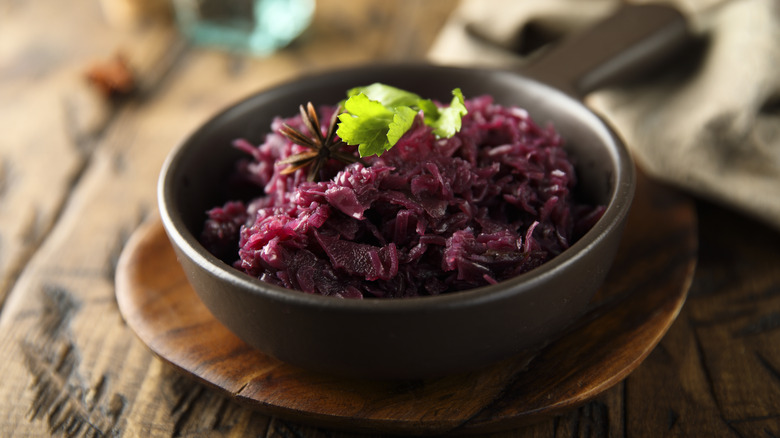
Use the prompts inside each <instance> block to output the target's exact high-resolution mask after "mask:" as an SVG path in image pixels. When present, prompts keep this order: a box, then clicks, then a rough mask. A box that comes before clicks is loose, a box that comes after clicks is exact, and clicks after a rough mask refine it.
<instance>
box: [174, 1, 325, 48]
mask: <svg viewBox="0 0 780 438" xmlns="http://www.w3.org/2000/svg"><path fill="white" fill-rule="evenodd" d="M173 5H174V9H175V12H176V21H177V23H178V26H179V28H180V29H181V31H182V33H183V34H184V35H185V36H187V37H188V38H190V39H191V40H192V41H193V42H194V43H195V44H198V45H202V46H209V47H216V48H220V49H224V50H228V51H231V52H237V53H246V54H254V55H260V56H264V55H269V54H271V53H273V52H274V51H276V50H277V49H279V48H282V47H284V46H286V45H288V44H289V43H290V42H291V41H292V40H294V39H295V38H297V37H298V36H299V35H300V34H301V33H302V32H303V31H304V30H305V29H306V28H307V27H308V26H309V24H310V23H311V20H312V17H313V16H314V8H315V0H173Z"/></svg>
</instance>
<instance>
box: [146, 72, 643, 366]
mask: <svg viewBox="0 0 780 438" xmlns="http://www.w3.org/2000/svg"><path fill="white" fill-rule="evenodd" d="M372 82H383V83H386V84H390V85H394V86H397V87H400V88H404V89H408V90H411V91H414V92H417V93H418V94H420V95H423V96H426V97H432V98H435V99H440V100H443V101H447V100H449V97H450V96H451V94H450V93H451V90H452V89H453V88H455V87H460V88H461V89H462V90H463V92H464V94H465V95H466V97H467V98H468V97H473V96H477V95H481V94H491V95H493V96H494V97H495V100H496V101H497V102H498V103H501V104H504V105H517V106H520V107H523V108H525V109H527V110H528V111H529V113H530V114H531V117H532V118H533V119H534V120H536V121H537V123H540V124H546V123H552V124H553V125H554V126H555V128H556V129H557V130H558V131H559V132H560V133H561V134H562V135H563V137H564V138H565V139H566V147H567V149H568V150H569V151H570V154H571V155H572V156H573V157H574V159H575V163H576V167H577V171H578V177H579V190H580V191H581V193H582V194H583V196H586V197H587V198H588V199H589V200H591V201H595V202H599V203H603V204H606V205H607V206H608V207H607V210H606V212H605V214H604V216H603V217H602V219H601V220H600V221H599V222H598V223H597V224H596V226H595V227H594V228H593V229H592V230H590V231H589V232H588V233H587V234H586V235H585V236H584V237H583V238H581V239H580V240H579V241H578V242H577V243H575V244H574V245H573V246H572V247H571V248H569V249H568V250H566V251H565V252H564V253H562V254H561V255H559V256H558V257H556V258H555V259H553V260H551V261H549V262H548V263H546V264H545V265H543V266H541V267H539V268H537V269H535V270H533V271H531V272H528V273H526V274H523V275H520V276H518V277H516V278H513V279H510V280H507V281H504V282H502V283H499V284H497V285H493V286H488V287H483V288H479V289H473V290H469V291H463V292H457V293H452V294H445V295H441V296H436V297H419V298H410V299H396V300H392V299H390V300H343V299H336V298H330V297H322V296H315V295H309V294H305V293H302V292H298V291H293V290H286V289H283V288H279V287H275V286H272V285H270V284H267V283H264V282H261V281H260V280H258V279H255V278H251V277H250V276H248V275H245V274H243V273H241V272H239V271H237V270H235V269H233V268H232V267H230V266H229V265H227V264H226V263H224V262H222V261H220V260H219V259H217V258H216V257H214V256H213V255H211V254H210V253H208V252H207V251H206V250H205V249H204V248H203V247H202V246H201V245H200V244H199V243H198V241H197V238H196V237H195V236H197V235H199V233H200V228H201V226H202V224H203V221H204V219H205V212H206V211H207V210H208V209H210V208H211V207H213V206H215V205H219V204H221V203H222V202H223V201H224V198H223V196H224V194H223V193H221V187H222V184H221V181H222V180H223V178H224V176H225V175H226V174H227V173H228V172H230V170H231V169H232V166H233V164H234V162H235V161H236V160H237V159H238V158H239V157H240V156H241V153H240V152H239V151H236V150H235V149H234V148H233V147H232V146H231V143H232V141H233V140H235V139H236V138H246V139H248V140H249V141H251V142H253V143H260V142H262V141H263V138H264V136H265V135H266V134H267V133H268V131H269V129H270V128H269V126H270V123H271V120H272V119H273V118H274V117H275V116H279V115H282V116H290V115H293V114H295V113H296V112H297V108H298V105H300V104H302V103H305V102H307V101H311V102H313V103H314V104H315V105H320V104H335V103H336V102H338V101H340V100H342V99H343V98H344V97H345V92H346V90H347V89H349V88H352V87H354V86H358V85H367V84H370V83H372ZM633 189H634V169H633V164H632V163H631V160H630V158H629V156H628V154H627V153H626V151H625V148H624V147H623V145H622V144H621V142H620V141H619V140H618V139H617V137H616V136H615V135H614V134H613V132H612V131H611V130H610V129H609V128H608V127H607V126H606V125H605V124H604V123H603V122H602V121H601V120H600V119H599V118H598V117H597V116H595V115H594V114H593V113H591V112H590V111H589V110H588V109H587V108H585V107H584V106H583V105H582V104H581V103H579V102H578V101H576V100H574V99H571V98H569V97H568V96H566V95H564V94H563V93H560V92H558V91H556V90H554V89H552V88H550V87H547V86H545V85H543V84H540V83H538V82H535V81H532V80H529V79H526V78H524V77H522V76H519V75H517V74H514V73H512V72H505V71H495V70H481V69H463V68H449V67H438V66H429V65H396V66H370V67H363V68H354V69H348V70H341V71H334V72H329V73H325V74H320V75H316V76H312V77H306V78H302V79H299V80H295V81H293V82H290V83H287V84H284V85H281V86H278V87H274V88H272V89H269V90H266V91H262V92H260V93H258V94H255V95H253V96H251V97H249V98H247V99H245V100H243V101H241V102H239V103H237V104H235V105H233V106H231V107H230V108H228V109H226V110H225V111H223V112H222V113H220V114H218V115H216V116H215V117H214V118H212V119H211V120H209V121H208V122H207V123H205V124H204V125H203V126H202V127H201V128H200V129H198V130H197V131H196V132H195V133H193V134H192V135H191V136H189V137H188V138H187V139H186V140H185V141H184V142H183V143H182V144H180V145H179V146H178V147H177V148H176V149H175V150H174V151H173V152H172V153H171V155H170V156H169V158H168V160H167V161H166V164H165V166H164V168H163V170H162V174H161V178H160V184H159V205H160V211H161V216H162V219H163V224H164V226H165V229H166V231H167V233H168V236H169V238H170V240H171V242H172V243H173V246H174V248H175V250H176V252H177V255H178V258H179V261H180V263H181V264H182V266H183V267H184V270H185V272H186V274H187V277H188V279H189V281H190V282H191V283H192V286H193V288H194V289H195V291H196V292H197V293H198V295H199V297H200V298H201V299H202V300H203V302H204V303H205V304H206V306H207V307H208V308H209V309H210V311H211V312H212V313H213V314H214V316H215V317H216V318H217V319H218V320H219V321H221V322H222V323H223V324H224V325H225V326H227V327H228V328H229V329H230V330H232V331H233V332H234V333H235V334H236V335H238V336H239V337H240V338H242V339H243V340H244V341H246V342H247V343H248V344H250V345H252V346H254V347H256V348H258V349H260V350H261V351H263V352H264V353H266V354H268V355H271V356H273V357H276V358H278V359H280V360H282V361H285V362H288V363H291V364H293V365H298V366H302V367H305V368H309V369H314V370H319V371H322V372H326V373H335V374H339V375H345V376H354V377H361V378H382V379H384V378H393V379H399V378H401V379H409V378H425V377H432V376H439V375H444V374H450V373H455V372H461V371H466V370H471V369H475V368H477V367H480V366H484V365H487V364H489V363H492V362H495V361H497V360H500V359H502V358H506V357H508V356H510V355H512V354H515V353H518V352H520V351H522V350H524V349H527V348H529V347H533V346H535V345H539V344H540V343H543V342H545V341H547V340H549V339H551V338H552V337H554V336H555V335H556V334H558V333H560V331H561V330H562V329H563V328H565V327H566V326H567V325H569V324H570V323H571V322H573V321H574V320H575V319H576V318H577V317H578V316H580V315H581V314H582V312H583V310H584V309H585V308H586V307H587V304H588V302H589V300H590V298H591V297H592V295H593V293H594V292H595V291H596V290H597V289H598V287H599V286H600V285H601V284H602V282H603V280H604V276H605V275H606V273H607V271H608V269H609V266H610V265H611V263H612V260H613V257H614V253H615V251H616V248H617V244H618V241H619V239H620V234H621V231H622V228H623V224H624V221H625V217H626V214H627V211H628V209H629V206H630V203H631V199H632V196H633Z"/></svg>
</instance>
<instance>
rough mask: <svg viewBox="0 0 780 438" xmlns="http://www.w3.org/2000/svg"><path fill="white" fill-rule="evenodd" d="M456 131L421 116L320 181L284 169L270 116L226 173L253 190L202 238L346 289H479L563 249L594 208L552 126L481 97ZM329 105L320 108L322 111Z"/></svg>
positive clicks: (245, 267) (300, 277)
mask: <svg viewBox="0 0 780 438" xmlns="http://www.w3.org/2000/svg"><path fill="white" fill-rule="evenodd" d="M466 106H467V108H468V114H467V115H466V116H465V117H464V118H463V127H462V129H461V131H460V132H459V133H457V134H456V135H455V136H454V137H452V138H449V139H436V138H435V136H434V135H433V134H432V132H431V129H430V128H429V127H427V126H425V124H424V123H422V120H421V119H419V117H418V120H417V121H416V122H415V124H414V126H413V127H412V129H411V130H410V131H409V132H407V133H406V134H405V135H404V137H403V138H401V140H400V141H399V142H398V143H397V144H396V145H395V146H394V147H393V148H392V149H390V150H389V151H388V152H385V153H384V154H383V155H382V156H381V157H376V156H373V157H370V158H368V159H365V161H366V163H367V165H366V166H364V165H362V164H360V163H355V164H351V165H349V166H347V167H342V166H343V165H341V164H339V163H335V162H334V163H331V164H332V165H333V167H331V168H326V169H325V172H326V174H327V175H326V176H329V177H331V178H329V179H325V180H323V181H322V182H306V181H305V176H304V173H305V172H295V173H294V174H292V175H287V176H285V175H281V174H280V173H279V171H280V170H281V169H283V168H284V167H285V166H284V165H278V166H277V165H275V163H276V162H277V161H278V160H280V159H283V158H285V157H287V156H290V155H292V154H294V153H297V152H300V151H301V150H302V147H301V146H298V145H295V144H293V143H291V142H290V141H289V140H287V139H286V138H284V137H283V136H282V135H280V134H278V128H279V127H280V126H281V124H282V123H283V122H284V123H287V124H289V125H290V126H292V127H294V128H296V129H299V130H301V131H302V132H306V128H305V127H304V126H303V124H302V122H301V119H300V116H297V117H293V118H290V119H281V118H277V119H276V120H274V122H273V123H272V133H271V134H269V135H268V136H267V137H266V140H265V142H264V143H263V144H261V145H259V146H254V145H252V144H250V143H248V142H247V141H245V140H238V141H236V142H235V146H236V147H238V148H239V149H241V150H244V151H245V152H247V153H248V154H249V155H250V156H251V157H252V159H251V160H246V161H242V162H241V163H240V164H239V166H238V170H237V173H236V175H237V177H238V178H239V179H240V180H242V181H244V182H249V183H251V184H254V185H255V186H257V187H258V193H263V195H262V196H260V197H258V198H256V199H254V200H252V201H250V202H242V201H238V200H234V201H229V202H227V203H226V204H225V205H224V206H222V207H216V208H214V209H212V210H210V211H209V212H208V219H207V220H206V223H205V227H204V230H203V234H202V240H201V241H202V243H203V244H204V245H205V246H206V247H207V248H208V249H209V250H210V251H212V252H213V253H214V254H217V255H218V256H220V257H223V258H228V259H230V260H231V261H232V260H235V259H236V253H237V257H238V259H237V260H236V261H235V263H234V266H235V267H236V268H238V269H240V270H242V271H244V272H246V273H248V274H249V275H253V276H255V277H258V278H260V279H261V280H264V281H267V282H269V283H273V284H276V285H279V286H283V287H286V288H290V289H298V290H301V291H304V292H308V293H314V294H321V295H328V296H337V297H344V298H370V297H382V298H395V297H412V296H421V295H437V294H442V293H446V292H453V291H459V290H464V289H470V288H475V287H479V286H484V285H488V284H492V283H496V282H500V281H502V280H505V279H508V278H510V277H513V276H516V275H518V274H521V273H523V272H526V271H528V270H530V269H533V268H535V267H537V266H539V265H541V264H542V263H544V262H545V261H547V260H550V259H551V258H553V257H555V256H556V255H558V254H560V253H561V252H562V251H564V250H565V249H566V248H568V247H569V246H570V245H571V244H572V243H573V242H574V241H576V239H578V238H579V237H580V236H581V235H582V234H583V233H584V232H585V231H587V230H588V229H589V228H590V227H591V226H592V225H593V224H594V223H595V222H596V221H597V220H598V219H599V218H600V217H601V214H602V213H603V211H604V208H603V207H602V206H591V205H587V204H584V203H578V202H577V201H576V200H575V199H573V195H572V189H573V188H574V186H575V183H576V178H575V173H574V166H573V165H572V163H571V161H570V160H569V158H568V157H567V154H566V151H565V150H564V149H563V147H562V140H561V138H560V136H559V135H558V134H556V132H555V131H554V130H553V129H552V128H547V129H543V128H540V127H539V126H538V125H537V124H535V123H534V122H533V121H532V120H531V118H530V117H529V116H528V113H527V112H526V111H525V110H523V109H520V108H516V107H503V106H500V105H497V104H495V103H494V102H493V100H492V98H491V97H489V96H482V97H478V98H474V99H471V100H468V101H467V102H466ZM335 110H336V108H335V107H325V108H320V109H319V113H320V118H321V119H322V120H328V119H329V118H330V115H331V114H332V113H333V111H335Z"/></svg>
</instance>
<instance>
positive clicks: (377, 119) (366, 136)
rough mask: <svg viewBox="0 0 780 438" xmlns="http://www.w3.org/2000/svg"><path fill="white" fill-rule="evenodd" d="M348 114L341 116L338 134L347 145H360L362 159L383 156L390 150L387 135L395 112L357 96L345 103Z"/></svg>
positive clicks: (359, 150)
mask: <svg viewBox="0 0 780 438" xmlns="http://www.w3.org/2000/svg"><path fill="white" fill-rule="evenodd" d="M344 108H345V109H346V110H347V112H345V113H343V114H339V121H340V123H339V128H338V130H337V131H336V134H337V135H338V136H339V137H341V139H342V140H344V141H345V142H346V143H348V144H351V145H355V144H356V145H359V146H358V152H359V153H360V156H361V157H367V156H369V155H382V153H383V152H384V151H385V150H387V149H390V147H391V146H392V145H390V144H389V141H388V139H387V133H388V131H389V129H390V128H389V126H390V124H391V123H393V112H392V111H391V110H389V109H387V108H386V107H385V106H384V105H382V104H381V103H379V102H377V101H375V100H370V99H369V98H368V97H367V96H366V95H365V94H357V95H354V96H352V97H350V98H349V99H347V101H346V102H345V103H344Z"/></svg>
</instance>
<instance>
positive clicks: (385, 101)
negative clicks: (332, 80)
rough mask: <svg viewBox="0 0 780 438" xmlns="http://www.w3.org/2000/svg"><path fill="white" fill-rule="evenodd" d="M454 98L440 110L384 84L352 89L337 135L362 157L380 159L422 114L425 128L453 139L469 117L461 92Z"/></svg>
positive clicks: (340, 117) (431, 102) (455, 93)
mask: <svg viewBox="0 0 780 438" xmlns="http://www.w3.org/2000/svg"><path fill="white" fill-rule="evenodd" d="M452 94H453V96H454V97H453V99H452V102H451V103H450V106H449V107H445V108H439V107H437V106H436V104H435V103H433V101H431V100H429V99H423V98H421V97H420V96H418V95H416V94H414V93H412V92H409V91H406V90H402V89H400V88H396V87H392V86H389V85H385V84H381V83H374V84H371V85H368V86H365V87H356V88H353V89H351V90H349V91H347V97H348V98H347V100H346V101H345V102H344V103H343V105H344V108H345V109H346V112H345V113H342V114H340V115H339V121H340V123H339V128H338V130H337V131H336V134H338V136H339V137H340V138H341V139H342V140H343V141H344V142H346V143H348V144H351V145H358V152H359V153H360V156H361V157H366V156H369V155H377V156H379V155H382V153H384V151H386V150H389V149H390V148H391V147H393V146H395V144H396V143H397V142H398V140H400V139H401V137H402V136H403V135H404V134H405V133H406V132H407V131H408V130H409V129H411V127H412V124H413V123H414V119H415V117H416V116H417V114H418V113H419V112H420V111H422V113H423V120H424V121H425V124H426V125H428V126H431V127H432V128H433V132H434V134H435V135H436V136H437V137H439V138H441V137H452V136H453V135H455V133H456V132H458V131H459V130H460V127H461V118H462V117H463V116H464V115H465V114H466V113H467V111H466V106H465V104H464V98H463V93H462V92H461V91H460V89H459V88H456V89H455V90H453V91H452Z"/></svg>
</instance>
